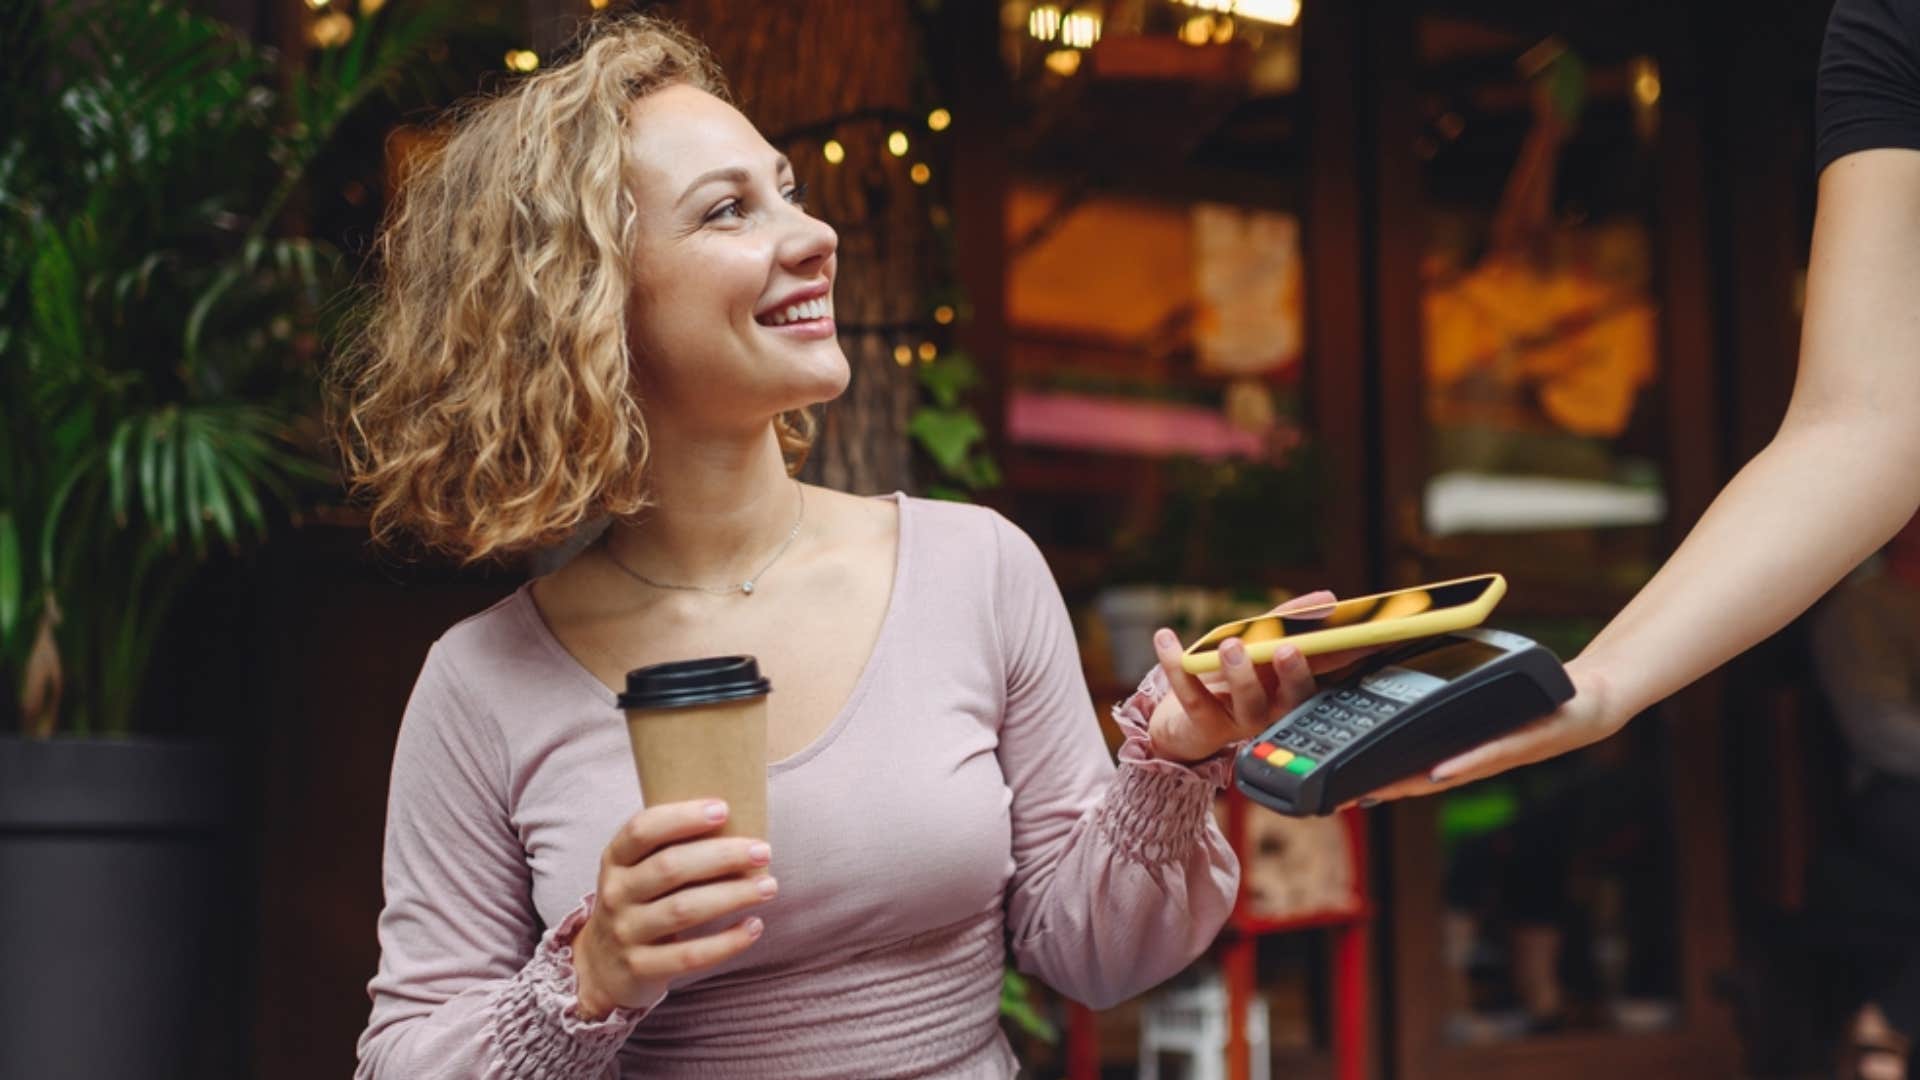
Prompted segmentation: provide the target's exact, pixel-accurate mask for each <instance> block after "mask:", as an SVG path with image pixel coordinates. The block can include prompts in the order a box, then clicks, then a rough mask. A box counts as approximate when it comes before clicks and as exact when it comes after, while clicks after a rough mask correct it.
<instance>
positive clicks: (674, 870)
mask: <svg viewBox="0 0 1920 1080" xmlns="http://www.w3.org/2000/svg"><path fill="white" fill-rule="evenodd" d="M772 858H773V850H772V849H771V848H770V847H768V846H767V843H766V841H764V840H752V839H748V838H746V837H740V836H722V837H714V838H712V839H708V840H689V841H687V842H685V843H680V844H673V845H670V846H668V847H663V848H661V849H660V850H658V851H656V852H654V853H653V854H652V855H649V856H647V857H646V858H645V859H642V860H641V861H640V865H638V866H634V867H631V868H625V869H620V870H616V871H615V876H616V877H617V878H618V879H619V882H618V884H617V885H616V886H615V888H616V890H617V891H618V893H619V895H620V897H621V898H622V899H630V900H632V901H634V902H638V903H645V902H647V901H650V900H653V899H655V898H657V897H662V896H665V895H667V894H668V893H671V892H673V891H674V890H676V889H684V888H686V887H687V886H689V885H698V884H700V883H702V882H706V881H713V880H715V879H716V878H724V877H736V876H740V875H744V874H750V873H752V872H754V871H755V870H758V869H760V868H761V867H763V866H765V865H767V863H768V862H770V861H772Z"/></svg>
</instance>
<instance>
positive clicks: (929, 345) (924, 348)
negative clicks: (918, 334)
mask: <svg viewBox="0 0 1920 1080" xmlns="http://www.w3.org/2000/svg"><path fill="white" fill-rule="evenodd" d="M939 355H940V350H939V349H937V348H935V347H934V344H933V342H931V341H923V342H921V343H920V359H921V360H922V361H923V362H925V363H929V364H931V363H933V358H934V357H936V356H939Z"/></svg>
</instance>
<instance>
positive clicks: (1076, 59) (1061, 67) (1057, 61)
mask: <svg viewBox="0 0 1920 1080" xmlns="http://www.w3.org/2000/svg"><path fill="white" fill-rule="evenodd" d="M1047 70H1048V71H1051V72H1053V73H1054V74H1055V75H1072V74H1073V73H1074V72H1076V71H1079V70H1080V50H1078V49H1055V50H1053V51H1052V52H1050V53H1048V54H1047Z"/></svg>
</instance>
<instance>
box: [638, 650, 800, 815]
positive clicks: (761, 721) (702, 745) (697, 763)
mask: <svg viewBox="0 0 1920 1080" xmlns="http://www.w3.org/2000/svg"><path fill="white" fill-rule="evenodd" d="M771 690H772V685H771V684H769V683H768V682H767V680H766V679H765V678H764V677H762V676H761V674H760V665H759V663H758V662H757V661H756V660H755V659H754V658H753V657H751V656H713V657H707V658H704V659H700V660H676V661H674V662H672V663H668V664H654V665H652V666H651V667H643V668H635V669H634V670H632V671H629V672H627V692H626V693H624V694H621V695H620V708H622V709H623V710H625V711H626V714H627V736H628V738H629V739H630V740H631V742H632V744H633V764H634V767H635V768H637V769H638V770H639V772H640V798H641V800H642V801H643V802H645V803H646V805H648V806H659V805H661V804H663V803H671V802H682V801H685V800H689V799H725V800H726V801H727V807H728V814H727V822H726V825H725V826H723V827H722V828H721V829H720V832H719V835H721V836H748V837H754V838H758V839H764V838H765V837H766V835H767V694H768V692H769V691H771Z"/></svg>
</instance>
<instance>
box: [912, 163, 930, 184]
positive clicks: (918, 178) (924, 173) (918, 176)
mask: <svg viewBox="0 0 1920 1080" xmlns="http://www.w3.org/2000/svg"><path fill="white" fill-rule="evenodd" d="M907 175H908V176H909V177H911V178H912V179H913V182H914V183H916V184H925V183H926V182H927V181H929V180H931V179H933V170H932V169H929V168H927V163H926V162H924V161H916V162H914V163H913V168H911V169H908V170H907Z"/></svg>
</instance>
